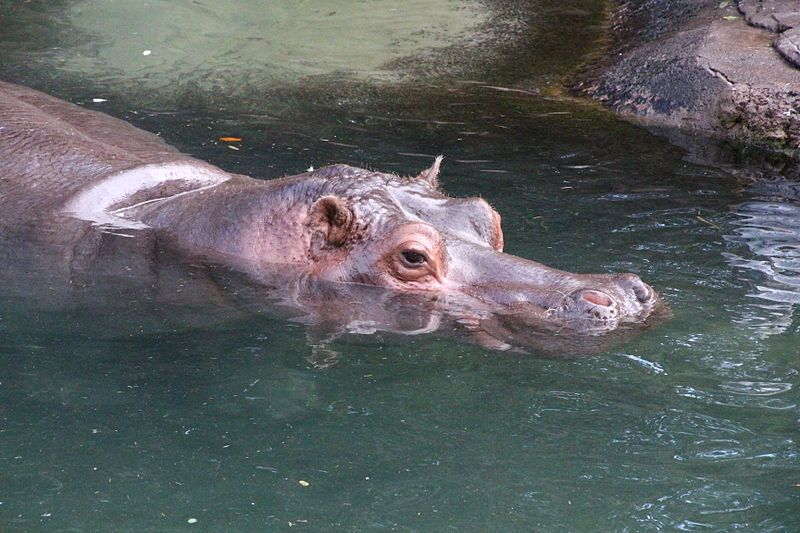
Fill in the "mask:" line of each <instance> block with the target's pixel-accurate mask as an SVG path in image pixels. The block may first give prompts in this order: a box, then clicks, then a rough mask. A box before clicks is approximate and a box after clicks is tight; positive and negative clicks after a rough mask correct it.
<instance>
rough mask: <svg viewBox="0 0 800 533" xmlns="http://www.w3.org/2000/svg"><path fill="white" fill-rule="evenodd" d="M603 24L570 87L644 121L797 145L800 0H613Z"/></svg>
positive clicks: (799, 145) (791, 146)
mask: <svg viewBox="0 0 800 533" xmlns="http://www.w3.org/2000/svg"><path fill="white" fill-rule="evenodd" d="M610 26H611V30H610V44H609V46H608V49H607V50H606V53H604V54H603V56H602V57H601V58H600V59H598V60H597V61H595V62H594V63H593V64H592V65H590V66H589V67H587V69H586V70H585V71H584V73H582V74H581V76H580V77H579V80H578V81H577V82H576V83H575V84H574V88H575V89H576V90H578V91H579V92H581V93H583V94H588V95H590V96H592V97H594V98H597V99H599V100H600V101H602V102H604V103H606V104H607V105H608V106H609V107H611V108H612V109H613V110H614V111H617V112H619V113H622V114H624V115H628V116H630V117H633V118H635V119H637V120H638V121H641V122H644V123H645V124H647V125H653V126H666V127H672V128H680V129H682V130H688V131H700V132H704V133H707V134H710V135H711V136H715V137H722V138H727V139H733V140H736V141H742V142H744V143H748V144H750V143H755V144H765V145H768V146H770V147H777V148H779V149H784V150H786V149H788V150H792V151H795V153H796V154H800V68H798V66H800V50H799V48H800V47H799V46H798V45H800V0H740V1H739V2H738V4H737V3H736V2H733V1H720V0H617V3H616V4H615V7H614V9H613V10H612V15H611V20H610ZM797 157H800V156H797Z"/></svg>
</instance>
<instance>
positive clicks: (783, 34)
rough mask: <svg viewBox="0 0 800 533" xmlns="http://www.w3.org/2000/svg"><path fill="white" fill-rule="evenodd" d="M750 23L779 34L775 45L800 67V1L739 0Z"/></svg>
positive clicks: (740, 8)
mask: <svg viewBox="0 0 800 533" xmlns="http://www.w3.org/2000/svg"><path fill="white" fill-rule="evenodd" d="M739 11H740V12H741V13H742V14H743V15H744V18H745V20H746V21H747V23H748V24H750V25H752V26H756V27H758V28H764V29H766V30H769V31H771V32H773V33H777V34H779V35H778V36H777V37H776V38H775V42H774V43H773V46H775V49H776V50H777V51H778V53H779V54H780V55H782V56H783V58H784V59H786V61H788V62H789V63H791V64H792V65H794V66H797V67H800V1H798V0H739Z"/></svg>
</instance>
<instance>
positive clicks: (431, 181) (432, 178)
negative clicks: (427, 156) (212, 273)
mask: <svg viewBox="0 0 800 533" xmlns="http://www.w3.org/2000/svg"><path fill="white" fill-rule="evenodd" d="M442 159H444V156H443V155H440V156H438V157H437V158H436V160H435V161H434V162H433V165H432V166H431V168H429V169H426V170H423V171H422V172H420V173H419V174H418V175H417V177H416V179H418V180H422V181H424V182H425V183H427V184H428V186H429V187H430V188H431V189H438V188H439V180H437V179H436V178H438V177H439V166H440V165H441V164H442Z"/></svg>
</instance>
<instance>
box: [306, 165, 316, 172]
mask: <svg viewBox="0 0 800 533" xmlns="http://www.w3.org/2000/svg"><path fill="white" fill-rule="evenodd" d="M306 172H314V166H313V165H312V166H310V167H308V168H307V169H306Z"/></svg>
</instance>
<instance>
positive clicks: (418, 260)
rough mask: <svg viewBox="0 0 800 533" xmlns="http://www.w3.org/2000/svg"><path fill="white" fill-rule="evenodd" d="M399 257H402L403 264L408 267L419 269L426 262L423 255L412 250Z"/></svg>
mask: <svg viewBox="0 0 800 533" xmlns="http://www.w3.org/2000/svg"><path fill="white" fill-rule="evenodd" d="M400 255H402V256H403V262H404V263H406V264H407V265H408V266H410V267H420V266H422V265H424V264H425V263H426V262H427V258H426V257H425V254H422V253H420V252H415V251H414V250H406V251H405V252H403V253H402V254H400Z"/></svg>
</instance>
